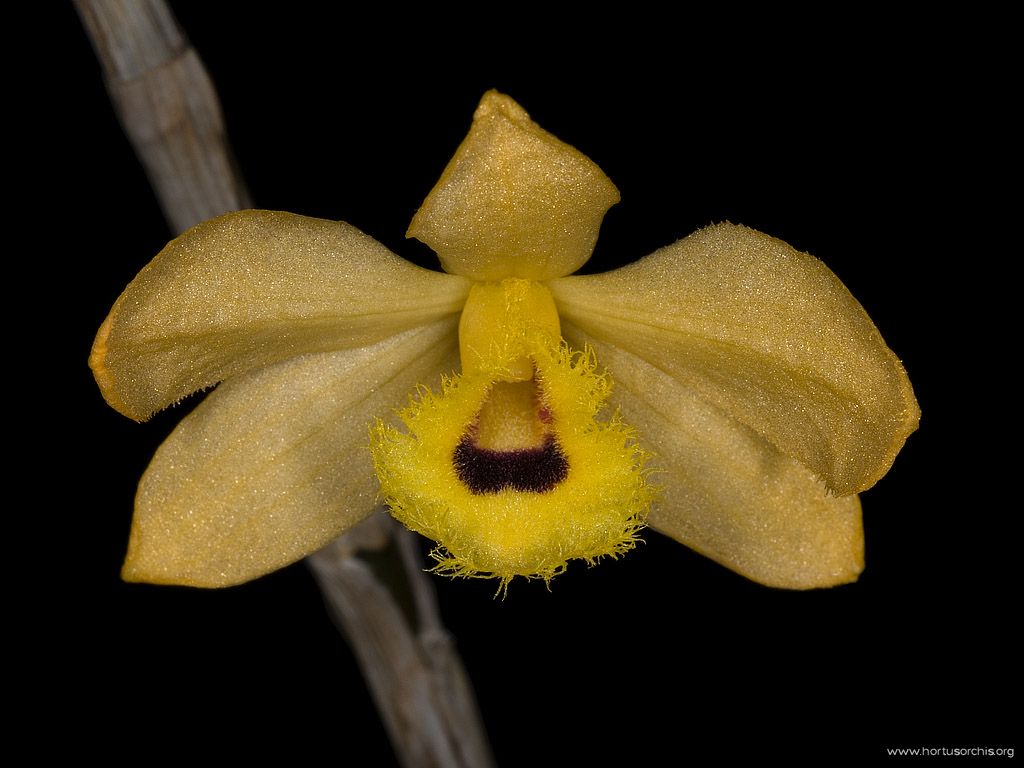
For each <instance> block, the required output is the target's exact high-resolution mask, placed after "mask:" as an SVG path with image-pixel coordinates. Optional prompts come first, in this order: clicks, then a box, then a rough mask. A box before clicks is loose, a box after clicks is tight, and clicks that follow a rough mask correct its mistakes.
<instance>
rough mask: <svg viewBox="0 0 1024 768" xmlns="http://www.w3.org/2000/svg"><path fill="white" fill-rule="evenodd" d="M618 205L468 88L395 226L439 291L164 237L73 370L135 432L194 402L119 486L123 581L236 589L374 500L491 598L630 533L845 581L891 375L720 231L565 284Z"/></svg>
mask: <svg viewBox="0 0 1024 768" xmlns="http://www.w3.org/2000/svg"><path fill="white" fill-rule="evenodd" d="M618 199H619V195H618V191H617V190H616V188H615V186H614V185H613V184H612V183H611V181H609V179H608V178H607V177H606V176H605V175H604V173H602V171H601V170H600V169H599V168H598V167H597V166H596V165H595V164H594V163H593V162H591V161H590V160H589V159H588V158H586V157H585V156H584V155H582V154H581V153H580V152H578V151H577V150H575V149H573V148H572V147H570V146H568V145H566V144H564V143H562V142H561V141H559V140H558V139H556V138H555V137H553V136H552V135H550V134H548V133H547V132H545V131H544V130H543V129H541V128H540V127H539V126H538V125H536V124H535V123H534V122H532V121H531V120H530V118H529V116H528V115H527V114H526V112H525V111H523V109H522V108H521V107H520V106H519V105H518V104H516V103H515V102H514V101H512V100H511V99H510V98H508V97H507V96H504V95H501V94H499V93H496V92H493V91H492V92H489V93H487V94H486V95H485V96H484V98H483V100H482V101H481V103H480V106H479V107H478V109H477V111H476V114H475V116H474V120H473V124H472V127H471V130H470V133H469V135H468V136H467V138H466V139H465V140H464V141H463V143H462V145H461V146H460V147H459V148H458V150H457V152H456V154H455V157H454V158H453V159H452V160H451V162H450V163H449V164H448V167H447V168H446V169H445V171H444V173H443V175H442V177H441V179H440V181H439V182H438V184H437V186H436V187H435V188H434V189H433V191H431V193H430V194H429V196H428V197H427V199H426V201H425V202H424V204H423V206H422V207H421V208H420V210H419V211H418V212H417V213H416V215H415V217H414V219H413V221H412V224H411V226H410V228H409V233H408V234H409V236H411V237H416V238H418V239H420V240H422V241H423V242H425V243H426V244H427V245H429V246H431V247H432V248H433V249H434V250H435V251H436V252H437V254H438V256H439V257H440V259H441V264H442V266H443V268H444V270H445V272H444V273H441V272H435V271H430V270H426V269H422V268H419V267H416V266H414V265H412V264H410V263H408V262H405V261H403V260H402V259H400V258H399V257H397V256H395V255H394V254H392V253H391V252H390V251H389V250H387V249H386V248H385V247H384V246H382V245H381V244H380V243H378V242H376V241H375V240H373V239H372V238H370V237H368V236H367V235H365V234H363V233H362V232H360V231H358V230H356V229H354V228H353V227H351V226H349V225H347V224H344V223H339V222H331V221H323V220H319V219H311V218H306V217H302V216H297V215H293V214H288V213H277V212H270V211H242V212H239V213H233V214H228V215H225V216H221V217H219V218H216V219H213V220H211V221H208V222H205V223H203V224H200V225H198V226H196V227H194V228H193V229H191V230H189V231H188V232H186V233H184V234H183V235H181V236H180V237H178V238H177V239H175V240H174V241H172V242H171V243H170V244H169V245H168V246H167V247H166V248H165V249H164V250H163V251H162V252H161V253H160V254H159V255H158V256H157V257H156V258H155V259H154V260H153V261H152V262H151V263H150V264H149V265H148V266H147V267H146V268H145V269H143V271H142V272H141V273H140V274H139V275H138V277H136V278H135V280H134V281H133V282H132V283H131V284H130V285H129V286H128V288H127V289H126V290H125V292H124V293H123V294H122V296H121V297H120V298H119V299H118V301H117V303H116V304H115V305H114V307H113V309H112V310H111V313H110V316H109V317H108V318H107V320H106V321H105V322H104V323H103V326H102V328H101V329H100V331H99V334H98V335H97V338H96V342H95V345H94V347H93V351H92V356H91V358H90V364H91V366H92V369H93V371H94V372H95V376H96V380H97V382H98V383H99V385H100V388H101V390H102V391H103V395H104V397H105V398H106V400H107V402H108V403H110V405H112V406H113V407H114V408H116V409H117V410H118V411H120V412H121V413H123V414H125V415H127V416H130V417H132V418H134V419H137V420H144V419H146V418H148V417H149V416H151V415H152V414H153V413H155V412H156V411H158V410H160V409H162V408H165V407H167V406H169V405H171V404H173V403H175V402H177V401H178V400H180V399H181V398H183V397H185V396H186V395H189V394H190V393H193V392H195V391H197V390H201V389H204V388H208V387H212V386H214V385H218V386H217V388H216V390H214V391H213V392H212V393H211V394H210V395H209V396H208V397H207V398H206V399H205V401H204V402H203V403H201V404H200V405H199V406H198V408H196V410H195V411H194V412H193V413H192V414H190V415H189V416H188V417H187V418H185V419H184V421H182V422H181V424H180V425H179V426H178V428H177V429H176V430H175V431H174V432H173V434H171V436H170V437H169V438H168V439H167V440H166V442H165V443H164V444H163V445H162V446H161V447H160V449H159V450H158V451H157V453H156V456H155V457H154V458H153V461H152V463H151V464H150V466H149V468H148V470H147V471H146V473H145V475H144V476H143V478H142V481H141V483H140V485H139V490H138V495H137V498H136V508H135V517H134V521H133V525H132V533H131V539H130V544H129V551H128V556H127V560H126V563H125V566H124V572H123V575H124V577H125V578H126V579H128V580H132V581H149V582H157V583H179V584H190V585H195V586H224V585H229V584H236V583H239V582H244V581H246V580H249V579H253V578H255V577H258V576H260V575H262V574H265V573H267V572H269V571H272V570H274V569H277V568H280V567H282V566H284V565H287V564H289V563H291V562H293V561H295V560H298V559H299V558H301V557H303V556H305V555H308V554H310V553H311V552H313V551H315V550H316V549H318V548H319V547H321V546H323V545H325V544H326V543H328V542H329V541H330V540H331V539H333V538H334V537H336V536H338V535H340V534H342V533H344V532H345V530H346V529H348V528H350V527H351V526H353V525H354V524H356V523H357V522H359V521H360V520H361V519H363V518H365V517H366V516H367V515H369V514H370V513H371V512H372V511H373V510H374V509H376V508H377V507H378V506H379V505H380V503H381V502H382V501H383V502H384V503H386V504H387V506H388V507H389V508H390V510H391V512H392V514H393V515H394V516H395V517H397V518H398V519H399V520H401V521H402V522H403V523H404V524H405V525H407V526H408V527H409V528H411V529H413V530H415V531H418V532H419V533H422V534H424V535H425V536H427V537H429V538H431V539H433V540H434V541H436V542H437V549H436V550H435V557H436V558H437V560H438V561H439V563H438V565H439V569H440V570H441V571H442V572H447V573H453V574H461V575H485V576H493V577H496V578H498V579H501V582H502V584H503V585H505V584H507V583H508V581H509V580H511V579H512V578H514V577H515V576H526V577H533V576H539V577H543V578H550V577H552V576H553V575H555V574H557V573H559V572H560V571H561V570H563V569H564V568H565V566H566V564H567V562H568V561H570V560H573V559H580V560H584V561H587V562H594V561H596V560H598V559H600V558H601V557H603V556H606V555H612V556H614V555H618V554H620V553H622V552H624V551H626V550H627V549H629V548H630V547H631V546H632V545H633V544H634V542H635V540H636V537H637V534H638V532H639V531H640V530H641V529H642V528H643V527H644V526H645V525H649V526H650V527H651V528H653V529H655V530H657V531H660V532H662V533H664V534H667V535H668V536H671V537H673V538H675V539H677V540H678V541H680V542H682V543H683V544H686V545H687V546H690V547H692V548H694V549H695V550H697V551H699V552H702V553H704V554H706V555H708V556H709V557H712V558H714V559H715V560H717V561H719V562H720V563H722V564H724V565H726V566H728V567H730V568H732V569H734V570H735V571H737V572H739V573H741V574H743V575H745V576H747V577H749V578H751V579H754V580H756V581H759V582H762V583H764V584H768V585H772V586H779V587H790V588H808V587H820V586H828V585H833V584H839V583H843V582H847V581H851V580H853V579H855V578H856V577H857V575H858V574H859V573H860V571H861V569H862V567H863V531H862V528H861V513H860V504H859V501H858V498H857V495H856V494H857V493H858V492H860V491H862V490H864V489H866V488H869V487H870V486H871V485H873V484H874V483H875V482H876V481H877V480H878V479H879V478H880V477H882V476H883V475H884V474H885V473H886V472H887V471H888V469H889V467H890V465H891V464H892V462H893V460H894V458H895V456H896V454H897V452H898V451H899V450H900V448H901V446H902V445H903V443H904V441H905V440H906V438H907V436H908V435H909V434H910V433H911V432H913V431H914V429H915V428H916V426H917V422H918V416H919V411H918V408H917V403H916V402H915V400H914V395H913V392H912V390H911V386H910V382H909V381H908V379H907V377H906V374H905V373H904V370H903V367H902V365H901V364H900V362H899V360H898V359H897V358H896V356H895V355H894V354H893V353H892V352H891V351H890V350H889V349H888V347H887V346H886V345H885V343H884V341H883V340H882V338H881V336H880V335H879V333H878V331H877V330H876V329H875V327H874V325H873V324H872V322H871V320H870V319H869V318H868V316H867V314H866V313H865V312H864V310H863V309H862V308H861V306H860V305H859V304H858V303H857V301H856V300H855V299H854V298H853V297H852V296H851V295H850V293H849V292H848V291H847V290H846V288H845V287H844V286H843V285H842V283H840V281H839V280H838V278H836V277H835V276H834V275H833V274H832V273H831V272H830V271H829V270H828V269H827V268H826V267H825V266H824V265H823V264H822V263H821V262H820V261H818V260H816V259H814V258H812V257H811V256H808V255H806V254H803V253H799V252H797V251H796V250H794V249H793V248H792V247H790V246H788V245H787V244H785V243H783V242H781V241H779V240H776V239H774V238H772V237H769V236H768V235H764V234H761V233H759V232H755V231H753V230H750V229H746V228H744V227H741V226H734V225H731V224H719V225H714V226H709V227H707V228H706V229H703V230H701V231H699V232H697V233H695V234H693V235H691V236H689V237H687V238H684V239H683V240H680V241H678V242H676V243H674V244H673V245H669V246H667V247H665V248H662V249H661V250H659V251H657V252H655V253H653V254H651V255H650V256H648V257H646V258H644V259H641V260H640V261H637V262H635V263H633V264H631V265H629V266H626V267H623V268H621V269H617V270H614V271H612V272H607V273H604V274H596V275H586V276H569V275H571V274H572V273H573V272H575V271H576V270H577V269H578V268H579V267H580V266H582V265H583V264H584V263H585V262H586V261H587V259H588V258H589V257H590V254H591V251H592V249H593V246H594V242H595V240H596V238H597V235H598V230H599V228H600V225H601V221H602V219H603V217H604V214H605V212H606V211H607V210H608V208H609V207H610V206H611V205H613V204H614V203H615V202H617V201H618ZM457 371H461V372H457ZM403 406H404V410H399V411H398V415H397V418H396V417H395V414H396V410H397V409H401V408H402V407H403Z"/></svg>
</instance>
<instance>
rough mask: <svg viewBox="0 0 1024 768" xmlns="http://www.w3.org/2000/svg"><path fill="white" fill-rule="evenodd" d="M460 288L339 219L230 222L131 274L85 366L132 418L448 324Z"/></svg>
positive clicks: (233, 218) (204, 230) (461, 299)
mask: <svg viewBox="0 0 1024 768" xmlns="http://www.w3.org/2000/svg"><path fill="white" fill-rule="evenodd" d="M468 291H469V283H468V281H466V280H463V279H461V278H457V277H453V276H451V275H444V274H441V273H438V272H431V271H429V270H426V269H421V268H419V267H416V266H414V265H412V264H410V263H408V262H406V261H404V260H402V259H400V258H399V257H398V256H395V255H394V254H393V253H391V252H390V251H389V250H388V249H387V248H385V247H384V246H383V245H381V244H380V243H378V242H377V241H376V240H374V239H373V238H371V237H369V236H367V235H365V234H363V233H362V232H360V231H359V230H357V229H355V228H354V227H352V226H349V225H348V224H344V223H342V222H334V221H325V220H322V219H312V218H308V217H305V216H296V215H294V214H290V213H279V212H274V211H241V212H238V213H230V214H227V215H225V216H221V217H218V218H216V219H212V220H211V221H207V222H204V223H203V224H199V225H198V226H196V227H193V228H192V229H190V230H188V231H187V232H185V233H184V234H183V235H181V236H180V237H178V238H177V239H175V240H173V241H172V242H171V243H170V244H169V245H168V246H167V247H166V248H164V249H163V250H162V251H161V252H160V253H159V254H158V255H157V257H156V258H155V259H154V260H153V261H152V262H150V263H149V265H148V266H146V268H145V269H143V270H142V272H140V273H139V275H138V277H136V278H135V280H133V281H132V283H131V284H130V285H129V286H128V288H127V289H125V291H124V293H123V294H122V295H121V297H120V298H119V299H118V300H117V303H116V304H115V305H114V307H113V309H112V310H111V312H110V315H109V316H108V317H107V319H106V321H105V322H104V323H103V326H102V327H101V328H100V331H99V333H98V334H97V337H96V341H95V343H94V345H93V351H92V355H91V357H90V359H89V363H90V365H91V367H92V369H93V371H94V373H95V376H96V380H97V382H98V383H99V385H100V388H101V390H102V391H103V396H104V397H105V398H106V400H107V402H108V403H110V405H112V406H113V407H114V408H116V409H117V410H118V411H120V412H121V413H123V414H125V415H126V416H130V417H131V418H133V419H137V420H140V421H141V420H144V419H147V418H149V417H150V416H151V415H152V414H153V413H155V412H156V411H158V410H160V409H161V408H165V407H167V406H168V405H171V404H173V403H175V402H176V401H178V400H180V399H181V398H183V397H185V396H186V395H189V394H191V393H192V392H195V391H197V390H199V389H203V388H205V387H210V386H213V385H214V384H216V383H217V382H219V381H222V380H224V379H226V378H227V377H229V376H237V375H239V374H241V373H245V372H246V371H251V370H253V369H255V368H259V367H262V366H265V365H269V364H272V363H276V362H280V361H282V360H287V359H289V358H292V357H296V356H298V355H302V354H308V353H313V352H330V351H335V350H340V349H350V348H355V347H361V346H364V345H367V344H373V343H376V342H378V341H381V340H382V339H385V338H387V337H389V336H391V335H392V334H395V333H399V332H401V331H404V330H407V329H409V328H413V327H416V326H418V325H421V324H423V323H427V322H430V321H432V320H436V319H438V318H441V317H444V316H446V315H455V314H457V313H458V312H459V311H460V310H461V309H462V305H463V303H465V300H466V295H467V293H468Z"/></svg>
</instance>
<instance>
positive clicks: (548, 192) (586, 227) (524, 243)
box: [407, 91, 619, 280]
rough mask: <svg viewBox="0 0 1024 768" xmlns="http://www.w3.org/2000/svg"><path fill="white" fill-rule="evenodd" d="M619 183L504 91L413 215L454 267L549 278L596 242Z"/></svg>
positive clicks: (486, 103) (476, 274)
mask: <svg viewBox="0 0 1024 768" xmlns="http://www.w3.org/2000/svg"><path fill="white" fill-rule="evenodd" d="M618 201H619V192H618V190H617V189H616V188H615V185H614V184H612V182H611V181H610V180H609V179H608V177H607V176H605V175H604V172H602V171H601V169H600V168H598V167H597V166H596V165H595V164H594V163H593V162H592V161H591V160H590V159H589V158H587V157H586V156H585V155H583V154H582V153H580V152H579V151H577V150H576V149H574V148H572V147H570V146H569V145H568V144H565V143H563V142H561V141H559V140H558V139H556V138H555V137H554V136H552V135H551V134H550V133H548V132H547V131H545V130H544V129H543V128H541V127H540V126H539V125H537V124H536V123H535V122H533V121H532V120H530V116H529V115H528V114H526V111H525V110H524V109H523V108H522V107H520V106H519V105H518V104H516V103H515V102H514V101H513V100H512V99H510V98H509V97H508V96H505V95H503V94H500V93H498V92H497V91H488V92H487V93H486V94H484V97H483V99H482V100H481V101H480V106H478V107H477V109H476V113H475V114H474V115H473V125H472V127H471V128H470V131H469V135H468V136H467V137H466V138H465V140H464V141H463V142H462V144H461V145H460V146H459V148H458V150H457V151H456V153H455V156H454V157H453V158H452V160H451V161H450V162H449V163H448V167H447V168H445V170H444V173H443V174H442V175H441V179H440V180H439V181H438V182H437V185H436V186H435V187H434V189H433V190H431V192H430V194H429V195H428V196H427V199H426V200H425V201H424V202H423V206H422V207H421V208H420V209H419V211H418V212H417V213H416V216H415V217H414V218H413V220H412V223H411V224H410V225H409V231H408V233H407V235H408V236H409V237H415V238H416V239H418V240H422V241H423V242H424V243H426V244H427V245H429V246H430V247H431V248H433V249H434V250H435V251H436V252H437V255H438V256H439V257H440V258H441V264H442V265H443V266H444V268H445V269H446V270H447V271H449V272H452V273H454V274H457V275H465V276H466V277H469V278H472V279H473V280H501V279H503V278H506V277H522V278H526V279H528V280H549V279H551V278H553V277H558V276H559V275H568V274H570V273H572V272H575V271H576V270H577V269H579V268H580V267H581V266H582V265H583V264H584V262H586V260H587V259H589V258H590V253H591V251H593V249H594V242H595V241H596V240H597V234H598V231H599V230H600V228H601V220H602V219H603V218H604V214H605V212H606V211H607V210H608V209H609V208H610V207H611V206H612V205H614V204H615V203H617V202H618Z"/></svg>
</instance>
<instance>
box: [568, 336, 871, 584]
mask: <svg viewBox="0 0 1024 768" xmlns="http://www.w3.org/2000/svg"><path fill="white" fill-rule="evenodd" d="M566 335H567V338H570V339H571V340H572V341H573V342H574V343H580V344H582V343H590V344H593V345H594V348H595V349H596V350H597V353H598V359H599V360H600V361H601V363H602V364H603V365H605V366H607V368H608V371H609V372H610V373H611V375H612V377H613V378H614V382H615V394H614V396H613V400H614V401H615V402H616V403H617V404H618V406H619V407H620V409H621V413H622V418H623V419H624V420H625V421H626V422H628V423H629V424H630V425H631V426H632V427H634V428H635V429H636V431H637V434H638V435H639V436H640V440H641V443H642V445H643V446H644V447H645V448H647V449H648V450H649V451H650V452H651V453H652V454H653V456H652V458H651V460H650V463H649V467H650V468H651V481H652V482H653V483H655V484H656V485H658V486H660V495H659V499H658V500H657V501H656V502H655V504H654V506H653V507H652V508H651V512H650V516H649V518H648V523H649V525H650V526H651V527H652V528H654V529H655V530H658V531H661V532H662V533H664V534H667V535H668V536H671V537H672V538H674V539H676V540H677V541H680V542H682V543H683V544H685V545H686V546H688V547H691V548H692V549H695V550H697V551H698V552H701V553H702V554H705V555H707V556H708V557H710V558H712V559H714V560H716V561H718V562H719V563H721V564H722V565H725V566H727V567H728V568H731V569H733V570H734V571H737V572H738V573H741V574H743V575H744V576H746V577H748V578H750V579H753V580H754V581H757V582H760V583H762V584H767V585H768V586H773V587H785V588H788V589H809V588H812V587H827V586H832V585H835V584H843V583H846V582H850V581H854V580H856V578H857V576H858V574H859V573H860V572H861V570H862V569H863V567H864V535H863V531H862V528H861V515H860V503H859V501H858V499H857V496H856V495H851V496H845V497H836V496H832V495H829V494H828V493H827V492H826V489H825V486H824V484H823V483H821V482H820V481H819V480H816V479H815V478H814V476H813V475H812V474H811V473H810V472H809V471H808V470H807V469H806V468H805V467H804V466H803V465H801V464H800V463H799V462H797V461H795V460H794V459H792V458H790V457H788V456H785V455H783V454H782V453H780V452H779V451H778V450H776V449H775V448H774V447H772V446H771V445H770V444H769V443H767V442H766V441H765V440H763V439H761V438H760V437H759V436H758V435H757V434H756V433H754V432H753V431H752V430H750V429H748V428H747V427H744V426H743V425H741V424H739V423H737V422H736V421H734V420H732V419H730V418H729V417H728V416H726V415H725V414H724V413H723V412H722V411H720V410H719V409H718V408H716V407H714V406H712V405H710V404H709V403H707V402H705V401H704V400H703V399H702V398H701V397H699V396H698V395H697V394H696V393H695V392H694V391H692V390H691V389H690V388H688V387H687V386H685V385H684V384H681V383H679V382H678V381H677V380H675V379H674V378H672V377H671V376H668V375H666V374H665V373H663V372H662V371H660V370H658V369H657V368H655V367H654V366H652V365H650V364H649V363H646V362H644V361H643V360H641V359H640V358H638V357H636V356H635V355H632V354H630V353H628V352H625V351H623V350H621V349H619V348H617V347H615V346H612V345H608V344H601V343H600V342H597V341H596V340H594V339H592V338H590V337H588V336H587V335H586V334H584V333H581V332H579V330H578V329H576V328H573V327H571V326H568V325H567V326H566Z"/></svg>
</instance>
